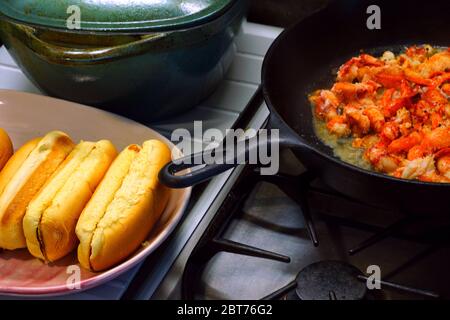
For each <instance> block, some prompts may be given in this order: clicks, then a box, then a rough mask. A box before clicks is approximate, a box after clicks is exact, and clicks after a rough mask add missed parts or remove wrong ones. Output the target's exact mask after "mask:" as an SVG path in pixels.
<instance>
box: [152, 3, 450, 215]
mask: <svg viewBox="0 0 450 320" xmlns="http://www.w3.org/2000/svg"><path fill="white" fill-rule="evenodd" d="M372 4H377V5H379V7H380V8H381V22H382V24H381V30H369V29H368V28H367V26H366V20H367V18H368V16H369V15H368V14H367V12H366V11H367V7H368V6H369V5H372ZM449 12H450V1H448V0H444V1H439V0H436V1H389V2H388V1H366V0H352V1H337V2H335V3H333V4H332V5H330V6H329V7H328V8H327V9H325V10H324V11H321V12H320V13H318V14H315V15H313V16H312V17H310V18H308V19H306V20H304V21H302V22H300V23H298V24H296V25H295V26H293V27H292V28H290V29H289V30H287V31H285V32H283V33H282V34H281V35H280V37H279V38H278V39H277V40H276V41H275V42H274V44H273V45H272V47H271V48H270V50H269V52H268V54H267V55H266V58H265V61H264V66H263V72H262V91H263V94H264V98H265V101H266V103H267V105H268V107H269V109H270V112H271V115H270V118H269V120H268V124H267V127H268V128H277V129H280V144H281V146H284V147H289V148H291V149H292V150H293V152H294V153H295V155H296V156H297V157H298V158H299V159H300V160H301V161H302V163H303V164H304V165H305V166H306V167H307V168H308V169H309V170H311V171H313V172H315V173H316V174H317V175H318V176H320V177H321V179H322V180H323V181H324V182H325V183H326V184H328V185H329V186H330V187H331V188H333V189H335V190H336V191H339V192H340V193H342V194H344V195H346V196H349V197H351V198H354V199H357V200H360V201H364V202H367V203H369V204H373V205H377V206H382V207H387V206H388V207H391V208H395V209H397V210H402V211H403V212H405V214H425V215H429V214H450V184H437V183H424V182H418V181H411V180H402V179H395V178H391V177H389V176H386V175H382V174H379V173H376V172H372V171H367V170H363V169H360V168H357V167H355V166H352V165H350V164H347V163H345V162H343V161H341V160H339V159H338V158H336V157H335V156H333V151H332V149H330V148H329V147H327V146H326V145H324V144H323V143H322V142H321V141H320V140H319V139H318V138H317V136H316V135H315V133H314V129H313V122H312V117H313V115H312V110H311V106H310V104H309V102H308V100H307V95H308V94H309V93H311V92H312V91H313V90H315V89H318V88H325V87H329V86H330V85H331V83H332V82H333V80H334V78H335V75H333V73H332V72H331V70H333V69H336V68H337V67H338V66H339V65H341V64H342V63H343V62H345V61H346V60H347V59H348V58H350V57H351V56H355V55H357V54H358V53H359V52H360V51H361V50H363V51H365V52H368V53H371V54H380V53H382V52H383V51H385V50H386V49H389V50H393V51H395V52H398V51H400V50H401V49H402V48H404V47H405V46H407V45H412V44H432V45H438V46H449V45H450V19H449V18H448V14H449ZM254 147H258V141H257V138H254V139H251V140H250V142H249V149H251V148H254ZM249 149H248V150H249ZM248 150H247V152H248ZM199 156H201V155H199V154H197V155H194V156H192V157H193V158H198V157H199ZM187 167H192V166H190V165H175V164H173V163H171V164H168V165H167V166H166V167H165V168H164V169H163V170H162V171H161V173H160V180H161V182H162V183H164V184H166V185H167V186H169V187H173V188H182V187H186V186H191V185H195V184H197V183H199V182H202V181H205V180H207V179H209V178H211V177H212V176H215V175H217V174H219V173H221V172H224V171H226V170H228V169H230V168H231V167H233V165H217V164H215V165H209V166H206V167H204V168H202V169H200V170H197V171H194V172H192V173H190V174H188V175H185V176H180V175H175V174H176V173H177V172H180V171H181V170H183V169H185V168H187Z"/></svg>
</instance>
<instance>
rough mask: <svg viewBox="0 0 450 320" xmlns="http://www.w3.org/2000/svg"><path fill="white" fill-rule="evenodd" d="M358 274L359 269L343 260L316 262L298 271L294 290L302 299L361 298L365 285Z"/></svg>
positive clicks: (364, 292)
mask: <svg viewBox="0 0 450 320" xmlns="http://www.w3.org/2000/svg"><path fill="white" fill-rule="evenodd" d="M358 275H362V274H361V271H359V270H358V269H357V268H356V267H354V266H352V265H350V264H347V263H344V262H340V261H320V262H316V263H314V264H311V265H309V266H307V267H305V268H304V269H303V270H302V271H300V273H299V274H298V276H297V279H296V282H297V288H296V292H297V295H298V296H299V298H300V299H302V300H361V299H363V298H364V296H365V295H366V292H367V287H366V284H365V283H364V282H362V281H360V280H359V279H358Z"/></svg>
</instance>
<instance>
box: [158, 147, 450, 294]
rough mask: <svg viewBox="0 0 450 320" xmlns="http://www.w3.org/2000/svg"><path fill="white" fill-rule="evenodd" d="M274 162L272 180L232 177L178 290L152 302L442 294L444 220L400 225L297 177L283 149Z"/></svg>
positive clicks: (449, 258)
mask: <svg viewBox="0 0 450 320" xmlns="http://www.w3.org/2000/svg"><path fill="white" fill-rule="evenodd" d="M282 159H283V162H284V163H283V164H282V169H283V172H284V173H280V174H279V175H277V176H260V175H259V172H258V169H256V168H252V167H250V166H249V167H247V168H246V169H245V170H244V171H243V172H242V173H241V175H240V176H239V177H238V179H237V181H236V182H235V183H234V185H233V188H232V189H231V190H230V191H229V192H228V194H227V198H226V200H225V201H224V202H223V204H222V206H221V207H220V208H219V209H218V210H217V212H216V215H215V217H214V219H212V221H211V223H210V224H209V225H208V226H207V227H206V231H205V232H204V233H203V234H202V236H201V239H200V241H198V242H197V244H196V246H195V247H194V249H193V250H192V252H191V253H190V255H189V258H188V260H187V262H186V264H185V267H184V274H183V277H182V278H181V280H180V282H179V283H178V286H175V287H173V288H172V291H170V293H169V291H162V290H161V291H159V292H158V294H161V295H160V296H156V297H157V298H174V299H178V298H183V299H288V300H292V299H294V300H299V299H300V300H303V299H305V300H310V299H320V300H323V299H325V300H328V299H330V300H360V299H368V300H378V299H448V298H449V297H450V290H449V288H448V279H447V278H446V270H447V268H448V267H449V265H450V249H449V248H448V244H449V243H450V242H449V236H448V235H449V234H450V221H449V220H448V219H447V220H446V219H439V220H436V219H433V218H431V217H430V218H426V217H425V218H424V217H420V218H411V217H409V216H407V217H406V218H405V217H404V215H403V213H400V212H394V211H390V210H388V209H386V208H376V207H369V206H367V205H365V204H362V203H359V202H357V201H354V200H351V199H346V198H344V197H343V196H341V195H339V194H338V193H336V192H334V191H332V190H330V189H328V188H327V187H326V186H324V185H323V184H321V182H320V180H318V179H316V177H315V176H314V175H313V174H311V173H309V172H307V171H304V172H302V170H301V169H300V170H299V168H301V164H300V163H297V160H296V159H295V157H294V156H293V155H292V154H291V153H290V151H289V150H285V151H284V154H283V156H282ZM296 170H297V171H300V172H298V173H295V171H296ZM374 271H376V272H377V273H378V274H376V273H375V274H374ZM165 294H166V295H165Z"/></svg>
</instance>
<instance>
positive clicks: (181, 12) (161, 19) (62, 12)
mask: <svg viewBox="0 0 450 320" xmlns="http://www.w3.org/2000/svg"><path fill="white" fill-rule="evenodd" d="M235 1H241V0H58V1H55V0H2V1H0V12H1V13H2V14H4V15H5V16H7V17H9V18H11V19H14V20H17V21H19V22H23V23H26V24H31V25H38V26H45V27H51V28H58V29H72V30H73V29H80V30H85V31H124V32H126V31H139V30H142V31H144V30H145V31H151V30H161V29H164V30H171V29H181V28H187V27H191V26H194V25H199V24H202V23H204V22H206V21H209V20H211V19H213V18H215V17H216V16H219V15H221V14H222V13H223V12H224V11H225V10H226V9H227V8H228V7H229V6H230V5H231V4H232V3H234V2H235ZM78 18H80V19H78Z"/></svg>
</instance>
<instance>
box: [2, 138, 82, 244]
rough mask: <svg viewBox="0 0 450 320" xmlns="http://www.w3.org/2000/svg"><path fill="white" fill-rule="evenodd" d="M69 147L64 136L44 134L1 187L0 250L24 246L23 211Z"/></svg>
mask: <svg viewBox="0 0 450 320" xmlns="http://www.w3.org/2000/svg"><path fill="white" fill-rule="evenodd" d="M73 146H74V145H73V142H72V141H71V140H70V138H69V136H67V135H66V134H65V133H62V132H55V131H54V132H51V133H49V134H47V135H46V136H45V137H44V138H42V139H41V140H40V141H39V143H38V144H37V146H36V147H35V148H34V149H33V150H32V152H31V153H30V154H29V155H28V157H27V158H26V159H25V161H23V163H22V164H21V166H20V168H19V169H18V170H17V171H16V172H15V174H14V176H13V177H12V179H11V180H10V182H9V183H8V184H7V185H6V186H5V188H4V190H3V193H2V194H1V195H0V247H1V248H4V249H9V250H14V249H19V248H25V247H26V241H25V236H24V233H23V227H22V220H23V216H24V215H25V211H26V208H27V206H28V204H29V202H30V201H31V200H32V199H33V197H34V196H35V195H36V194H37V193H38V192H39V190H40V189H41V188H42V186H43V185H44V184H45V182H46V181H47V180H48V178H49V177H50V176H51V175H52V174H53V172H55V170H56V169H57V168H58V167H59V165H60V164H61V163H62V162H63V161H64V159H65V158H66V157H67V155H68V154H69V152H70V151H71V150H72V149H73ZM24 153H25V152H24ZM17 160H18V161H19V160H20V158H17ZM11 166H12V167H15V165H11Z"/></svg>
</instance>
